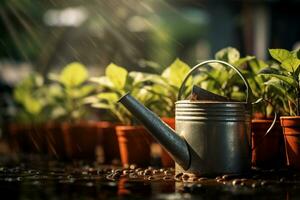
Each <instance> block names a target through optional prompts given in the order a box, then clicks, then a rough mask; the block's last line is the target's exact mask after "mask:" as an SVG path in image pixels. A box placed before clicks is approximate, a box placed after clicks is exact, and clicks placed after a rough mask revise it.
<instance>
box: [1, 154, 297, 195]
mask: <svg viewBox="0 0 300 200" xmlns="http://www.w3.org/2000/svg"><path fill="white" fill-rule="evenodd" d="M0 192H1V194H4V195H8V196H10V198H9V199H107V198H108V199H110V198H119V197H123V196H126V197H130V198H134V199H166V198H167V199H194V198H195V199H197V198H199V197H201V198H209V199H212V198H213V199H228V198H240V197H242V198H245V199H265V198H268V199H270V198H272V199H298V198H299V197H300V173H299V172H295V171H291V170H287V169H282V170H257V169H253V170H252V171H251V172H250V173H248V174H243V175H238V174H234V175H232V174H224V175H221V176H217V177H200V176H196V175H193V174H188V173H175V170H174V168H153V167H148V168H139V167H137V166H135V165H130V166H127V167H125V168H122V167H119V166H107V165H97V164H94V163H81V162H72V163H60V162H56V161H45V160H43V161H41V160H40V161H28V162H16V163H13V164H12V163H10V164H7V163H4V164H0ZM32 195H37V196H32ZM75 196H76V198H75ZM77 197H78V198H77ZM79 197H80V198H79Z"/></svg>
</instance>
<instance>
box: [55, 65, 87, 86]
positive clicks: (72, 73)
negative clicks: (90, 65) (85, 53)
mask: <svg viewBox="0 0 300 200" xmlns="http://www.w3.org/2000/svg"><path fill="white" fill-rule="evenodd" d="M87 78H88V72H87V70H86V68H85V66H84V65H82V64H81V63H78V62H73V63H71V64H68V65H67V66H66V67H65V68H64V69H63V70H62V72H61V73H60V76H59V80H60V82H61V83H62V84H63V85H64V86H65V87H76V86H79V85H80V84H82V83H83V82H84V81H86V80H87Z"/></svg>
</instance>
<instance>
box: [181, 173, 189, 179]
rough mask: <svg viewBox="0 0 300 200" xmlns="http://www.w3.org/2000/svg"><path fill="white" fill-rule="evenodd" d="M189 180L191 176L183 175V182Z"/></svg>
mask: <svg viewBox="0 0 300 200" xmlns="http://www.w3.org/2000/svg"><path fill="white" fill-rule="evenodd" d="M189 178H190V176H189V175H188V174H183V175H182V180H187V179H189Z"/></svg>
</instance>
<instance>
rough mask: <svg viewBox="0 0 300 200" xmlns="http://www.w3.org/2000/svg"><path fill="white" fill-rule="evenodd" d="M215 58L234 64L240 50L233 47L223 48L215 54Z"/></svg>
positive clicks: (238, 57)
mask: <svg viewBox="0 0 300 200" xmlns="http://www.w3.org/2000/svg"><path fill="white" fill-rule="evenodd" d="M215 58H216V59H217V60H223V61H225V62H228V63H230V64H234V63H235V62H237V61H238V60H239V59H240V52H239V51H238V50H237V49H236V48H233V47H227V48H223V49H221V50H220V51H218V52H217V53H216V54H215Z"/></svg>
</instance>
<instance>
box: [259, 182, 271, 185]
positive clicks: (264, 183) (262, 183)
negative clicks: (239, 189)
mask: <svg viewBox="0 0 300 200" xmlns="http://www.w3.org/2000/svg"><path fill="white" fill-rule="evenodd" d="M268 184H269V183H268V182H267V181H262V182H260V185H261V186H266V185H268Z"/></svg>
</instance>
